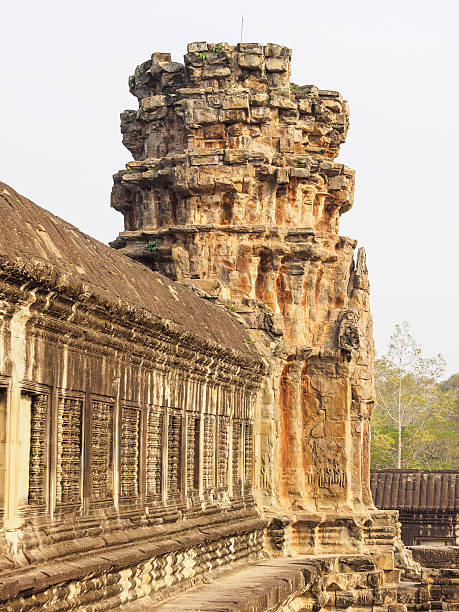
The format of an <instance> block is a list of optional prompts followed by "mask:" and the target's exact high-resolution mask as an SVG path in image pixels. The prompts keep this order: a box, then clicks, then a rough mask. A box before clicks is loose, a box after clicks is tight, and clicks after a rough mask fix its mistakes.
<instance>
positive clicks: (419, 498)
mask: <svg viewBox="0 0 459 612" xmlns="http://www.w3.org/2000/svg"><path fill="white" fill-rule="evenodd" d="M370 482H371V493H372V495H373V501H374V503H375V506H376V507H377V508H380V509H384V510H389V509H390V510H438V511H456V512H459V471H457V472H456V471H454V470H438V471H430V470H395V469H393V470H392V469H390V470H372V471H371V481H370Z"/></svg>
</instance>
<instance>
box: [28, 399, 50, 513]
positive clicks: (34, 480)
mask: <svg viewBox="0 0 459 612" xmlns="http://www.w3.org/2000/svg"><path fill="white" fill-rule="evenodd" d="M30 402H31V406H30V411H31V415H30V453H29V491H28V502H29V505H30V506H43V505H44V504H45V503H46V494H45V477H46V470H47V467H48V461H47V437H48V435H47V434H48V411H49V396H48V395H46V394H40V395H33V396H31V397H30Z"/></svg>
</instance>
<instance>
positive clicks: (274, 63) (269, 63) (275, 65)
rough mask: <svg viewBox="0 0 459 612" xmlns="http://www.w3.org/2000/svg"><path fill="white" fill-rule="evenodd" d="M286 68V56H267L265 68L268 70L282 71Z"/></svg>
mask: <svg viewBox="0 0 459 612" xmlns="http://www.w3.org/2000/svg"><path fill="white" fill-rule="evenodd" d="M287 69H288V59H287V58H286V57H269V58H268V59H267V60H266V70H267V71H268V72H284V71H285V70H287Z"/></svg>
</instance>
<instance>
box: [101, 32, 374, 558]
mask: <svg viewBox="0 0 459 612" xmlns="http://www.w3.org/2000/svg"><path fill="white" fill-rule="evenodd" d="M188 51H189V52H188V54H187V55H186V56H185V63H184V65H183V66H182V67H181V68H180V70H179V69H178V68H177V71H176V72H174V76H173V78H172V77H171V73H170V72H169V69H168V66H169V64H168V62H169V61H170V58H169V57H166V56H165V55H161V54H153V56H152V60H151V61H148V62H145V63H144V64H141V65H140V66H139V67H138V68H137V69H136V72H135V74H134V76H133V77H132V78H131V80H130V85H131V92H132V93H133V94H134V95H136V96H137V98H138V100H139V110H138V111H126V112H125V113H123V114H122V128H121V129H122V132H123V142H124V143H125V144H126V146H127V147H128V148H129V149H130V151H131V152H132V154H133V156H134V159H135V161H133V162H128V164H127V168H126V170H122V171H120V172H119V173H118V174H117V175H116V176H115V185H114V188H113V193H112V206H114V207H115V208H116V209H117V210H120V211H121V212H122V213H123V214H124V218H125V228H126V231H125V232H123V233H122V234H120V236H119V238H118V239H117V240H116V241H115V242H114V243H113V245H114V246H116V247H117V248H121V249H122V252H124V253H125V254H127V255H129V256H130V257H133V258H134V259H138V260H140V261H142V262H144V263H146V264H147V265H149V266H150V267H152V268H153V269H155V270H160V271H161V272H163V273H164V274H166V275H169V276H170V277H171V278H174V279H178V280H179V281H180V282H181V283H184V284H187V285H189V286H193V287H194V288H195V289H196V290H197V291H201V292H202V291H204V292H206V293H207V294H208V297H210V298H212V299H215V300H217V302H218V303H220V304H221V305H223V306H225V305H226V307H228V308H229V309H230V310H232V311H234V312H235V316H238V318H240V319H241V320H243V321H244V322H245V324H246V326H247V327H248V328H249V329H250V330H251V331H250V333H251V334H252V337H253V339H254V342H255V343H256V345H257V348H258V349H259V350H260V352H261V353H262V354H263V355H264V356H265V357H266V360H267V361H268V363H269V364H270V373H269V375H268V376H267V377H266V379H265V383H264V389H263V392H262V393H261V394H260V396H259V402H258V410H257V415H256V417H257V418H256V422H255V428H256V440H257V447H256V453H255V457H256V465H255V475H256V495H257V500H258V502H259V503H260V504H261V505H264V506H266V507H270V508H271V509H272V508H276V509H277V510H280V511H288V512H294V513H314V516H312V517H311V519H310V520H311V521H312V523H314V522H316V524H317V525H319V524H322V523H323V525H324V529H325V530H326V529H327V528H328V527H327V522H328V523H330V520H329V519H327V518H326V517H325V515H324V514H323V513H327V512H332V513H335V514H346V513H351V512H359V513H362V512H366V509H368V508H371V507H372V502H371V495H370V492H369V472H368V444H369V419H370V416H371V411H372V407H373V402H374V396H373V378H372V377H373V374H372V360H373V340H372V331H371V317H370V313H369V303H368V280H367V268H366V262H365V253H364V251H363V249H361V250H360V251H359V253H358V256H357V258H356V259H354V254H355V253H354V251H355V246H356V241H354V240H351V239H350V238H346V237H341V236H339V235H338V224H339V217H340V215H341V214H342V213H343V212H345V211H346V210H348V209H349V208H350V207H351V206H352V202H353V190H354V172H353V170H351V169H350V168H347V167H346V166H343V165H342V164H340V163H338V162H336V161H335V157H336V155H337V154H338V151H339V145H340V144H341V143H342V142H343V141H344V138H345V136H346V132H347V127H348V107H347V104H346V102H345V101H344V100H343V99H342V97H341V95H340V94H339V93H337V92H334V91H329V90H319V89H318V88H317V87H315V86H312V85H308V86H297V85H295V84H293V83H291V82H290V56H291V51H290V49H287V48H285V47H281V46H279V45H272V44H268V45H265V46H263V45H259V44H255V43H254V44H253V45H249V44H248V43H244V44H242V43H241V44H240V45H238V46H236V47H232V46H229V45H226V44H225V45H213V44H210V43H199V45H196V44H194V43H193V44H191V45H190V46H189V49H188ZM217 68H219V69H220V72H219V71H217V70H216V69H217ZM223 69H227V71H226V72H224V71H223ZM228 71H229V72H228ZM308 520H309V519H308ZM343 521H344V522H345V521H346V519H343ZM351 523H352V521H351ZM343 529H344V531H346V530H347V531H346V532H347V534H348V535H347V536H346V538H345V540H346V541H348V545H349V552H351V551H353V550H355V548H356V547H357V548H358V547H359V546H360V545H361V542H362V539H361V537H354V536H355V534H356V532H357V531H358V530H359V527H356V528H352V529H351V528H350V527H349V528H347V527H343ZM343 529H342V530H341V531H343ZM349 529H350V531H349ZM360 530H361V529H360ZM294 531H295V529H294ZM338 531H339V530H338ZM343 533H344V532H343ZM349 534H350V535H349ZM292 537H293V539H294V540H295V538H296V536H295V535H292ZM337 537H338V536H337ZM339 537H341V536H339ZM287 539H288V538H287ZM319 539H320V538H319ZM354 540H355V541H354ZM296 541H297V540H296ZM359 542H360V544H359ZM305 546H306V544H305ZM314 546H315V547H316V548H317V546H318V547H319V549H320V548H321V545H318V544H317V542H316V544H314ZM306 550H309V546H306V548H305V551H306Z"/></svg>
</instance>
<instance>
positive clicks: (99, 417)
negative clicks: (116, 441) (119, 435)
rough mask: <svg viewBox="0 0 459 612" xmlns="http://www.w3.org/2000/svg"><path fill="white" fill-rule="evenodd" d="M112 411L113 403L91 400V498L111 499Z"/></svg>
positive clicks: (97, 499)
mask: <svg viewBox="0 0 459 612" xmlns="http://www.w3.org/2000/svg"><path fill="white" fill-rule="evenodd" d="M113 413H114V405H113V404H111V403H107V402H102V401H93V402H92V414H91V421H92V428H91V429H92V430H91V436H92V438H91V499H92V500H93V501H105V500H110V499H113Z"/></svg>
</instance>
